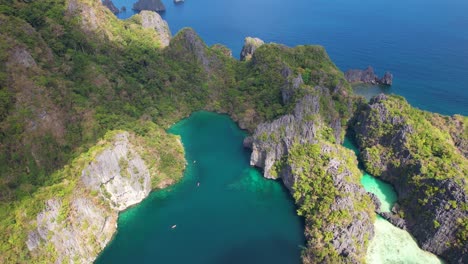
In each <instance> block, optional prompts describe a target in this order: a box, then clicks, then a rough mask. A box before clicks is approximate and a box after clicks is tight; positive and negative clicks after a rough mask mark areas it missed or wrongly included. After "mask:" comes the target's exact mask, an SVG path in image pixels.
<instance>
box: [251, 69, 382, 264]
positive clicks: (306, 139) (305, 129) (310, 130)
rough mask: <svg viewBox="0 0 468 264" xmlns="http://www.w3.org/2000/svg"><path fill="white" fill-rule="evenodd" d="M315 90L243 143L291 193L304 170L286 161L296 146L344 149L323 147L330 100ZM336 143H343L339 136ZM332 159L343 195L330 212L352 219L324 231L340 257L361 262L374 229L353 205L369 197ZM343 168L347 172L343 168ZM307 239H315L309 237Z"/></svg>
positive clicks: (255, 163)
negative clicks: (323, 108) (325, 104)
mask: <svg viewBox="0 0 468 264" xmlns="http://www.w3.org/2000/svg"><path fill="white" fill-rule="evenodd" d="M284 75H290V71H288V69H285V70H284ZM299 77H300V76H299ZM297 83H300V82H297ZM293 84H294V82H293ZM316 89H317V91H319V92H318V93H317V95H312V94H308V95H306V96H305V97H304V98H303V99H302V100H300V101H299V102H298V103H297V104H296V107H295V109H294V111H293V113H292V114H290V115H284V116H281V117H279V118H277V119H275V120H273V121H272V122H269V123H262V124H260V125H258V127H257V128H256V130H255V133H254V135H253V136H252V137H248V138H246V139H245V140H244V146H246V147H249V148H251V149H252V155H251V159H250V164H251V165H253V166H256V167H259V168H262V169H263V175H264V177H266V178H270V179H276V178H281V179H282V181H283V183H284V185H285V186H286V187H287V188H288V189H289V191H290V192H291V193H294V189H293V186H294V185H295V183H296V182H297V181H298V179H299V177H298V175H297V174H296V173H295V172H297V171H301V170H302V168H300V167H298V166H299V165H297V164H290V163H288V162H284V159H285V157H286V156H287V155H288V154H289V152H290V150H291V149H292V148H293V145H294V144H306V143H317V144H321V145H320V146H321V151H322V152H323V153H335V152H337V151H338V148H341V146H333V145H329V144H322V143H321V142H322V141H320V140H323V139H321V138H322V135H320V134H319V133H320V131H321V130H322V129H323V127H324V126H327V124H324V123H323V121H322V120H321V117H320V96H324V97H325V98H328V97H329V96H330V95H329V92H328V89H326V88H320V87H316ZM332 123H335V124H337V125H338V126H337V127H335V129H337V130H338V131H341V123H340V122H332ZM338 127H339V128H338ZM340 133H341V132H340ZM340 133H338V135H339V134H340ZM334 134H335V135H336V133H334ZM336 141H337V142H340V139H339V137H337V138H336ZM331 156H333V157H334V158H332V159H330V160H329V162H328V165H326V171H327V173H329V174H331V175H332V177H333V183H334V186H335V188H336V189H337V190H338V192H339V193H342V194H343V195H338V196H337V197H336V198H335V200H334V203H333V205H332V208H331V210H332V211H339V210H344V211H349V212H350V217H351V219H352V220H351V221H350V222H349V223H348V222H347V223H338V222H337V223H327V225H326V226H323V227H322V229H321V230H322V231H326V232H331V233H333V240H332V241H331V243H332V245H333V247H334V248H335V250H336V252H338V254H339V255H340V256H342V257H344V258H346V260H347V261H349V263H359V261H360V260H359V256H361V257H362V255H363V254H365V249H364V247H363V245H364V241H365V240H366V239H370V238H372V237H373V235H374V231H373V230H374V229H373V228H374V227H373V223H372V220H371V216H370V215H369V214H368V212H365V211H359V210H357V209H356V208H355V207H354V203H355V201H358V200H361V199H363V197H364V196H366V195H367V194H366V192H365V191H364V189H363V187H362V186H361V185H360V184H356V183H352V182H350V181H349V180H348V179H349V178H350V177H352V176H351V175H352V172H351V171H350V170H349V169H348V168H347V167H346V166H345V165H344V160H342V159H341V158H339V157H338V155H331ZM276 162H280V163H281V164H282V165H281V169H280V171H278V166H276V167H275V163H276ZM343 167H345V169H342V168H343ZM339 168H341V169H339ZM370 206H371V205H370ZM307 225H308V224H307V223H306V226H307ZM307 235H308V232H307V231H306V236H307ZM306 239H307V240H309V239H312V238H309V237H306ZM307 254H309V253H307ZM311 254H313V253H311ZM309 257H311V256H308V255H307V256H306V257H305V258H309Z"/></svg>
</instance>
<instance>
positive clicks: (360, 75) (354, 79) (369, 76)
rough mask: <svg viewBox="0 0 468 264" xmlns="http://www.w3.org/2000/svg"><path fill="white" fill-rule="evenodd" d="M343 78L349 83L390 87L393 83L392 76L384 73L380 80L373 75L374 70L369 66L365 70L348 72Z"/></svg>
mask: <svg viewBox="0 0 468 264" xmlns="http://www.w3.org/2000/svg"><path fill="white" fill-rule="evenodd" d="M345 78H346V80H347V81H348V82H349V83H368V84H381V85H392V82H393V74H391V73H390V72H386V73H385V75H384V76H383V77H382V78H381V79H380V78H379V77H378V76H377V75H376V74H375V73H374V69H373V68H372V67H371V66H369V67H367V69H365V70H355V69H353V70H348V71H347V72H346V73H345Z"/></svg>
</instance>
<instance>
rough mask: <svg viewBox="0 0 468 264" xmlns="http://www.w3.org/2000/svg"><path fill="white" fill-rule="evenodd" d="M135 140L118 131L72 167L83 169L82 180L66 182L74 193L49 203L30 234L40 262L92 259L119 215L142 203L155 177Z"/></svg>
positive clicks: (33, 250) (35, 254)
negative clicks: (88, 157)
mask: <svg viewBox="0 0 468 264" xmlns="http://www.w3.org/2000/svg"><path fill="white" fill-rule="evenodd" d="M135 143H136V144H139V143H137V139H135V136H134V135H130V134H129V133H128V132H118V133H116V134H115V135H113V136H112V137H111V139H110V141H109V142H106V143H101V145H100V146H99V149H98V150H93V151H91V153H88V154H87V156H91V157H94V158H93V159H92V161H90V162H83V161H82V160H80V161H79V162H77V163H78V164H83V165H76V166H78V167H75V168H70V170H73V172H75V171H76V172H79V171H80V170H81V174H80V177H79V180H78V181H76V182H74V181H73V178H71V179H70V180H68V181H66V182H64V183H63V184H64V185H65V186H66V185H70V187H68V188H71V189H70V194H64V195H62V196H60V195H59V196H56V197H53V198H50V199H48V200H47V201H46V202H45V209H44V210H42V211H41V212H39V213H38V214H37V217H36V219H35V221H34V226H35V228H34V229H33V230H31V231H30V232H29V234H28V239H27V241H26V245H27V247H28V249H29V250H30V251H31V254H32V255H33V256H36V257H37V259H36V260H41V259H44V258H46V259H47V261H48V262H57V263H64V262H71V263H73V262H74V261H75V260H76V259H79V260H80V263H92V262H93V261H94V259H95V258H96V256H97V254H98V253H99V252H100V251H101V250H102V249H103V248H104V247H105V246H106V244H107V243H108V242H109V241H110V239H111V238H112V236H113V234H114V232H115V231H116V228H117V218H118V213H119V212H120V211H122V210H125V209H126V208H128V207H129V206H131V205H134V204H136V203H139V202H140V201H141V200H143V199H144V198H145V197H146V196H147V195H148V194H149V192H150V191H151V189H152V178H154V177H155V176H156V175H151V173H150V170H151V169H150V168H149V166H148V165H147V164H148V163H147V162H146V161H144V159H143V158H142V156H141V155H140V152H141V149H140V147H136V146H135V145H134V144H135ZM151 158H157V157H154V156H152V157H151ZM80 166H84V168H80ZM77 176H78V175H77ZM62 188H63V187H62Z"/></svg>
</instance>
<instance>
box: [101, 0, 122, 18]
mask: <svg viewBox="0 0 468 264" xmlns="http://www.w3.org/2000/svg"><path fill="white" fill-rule="evenodd" d="M102 4H103V5H105V6H106V7H107V8H109V10H110V11H111V12H112V13H114V14H116V15H117V14H118V13H120V10H119V9H118V8H117V7H116V6H115V5H114V2H112V0H103V1H102Z"/></svg>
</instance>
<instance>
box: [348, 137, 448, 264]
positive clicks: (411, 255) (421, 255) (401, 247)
mask: <svg viewBox="0 0 468 264" xmlns="http://www.w3.org/2000/svg"><path fill="white" fill-rule="evenodd" d="M343 146H345V147H346V148H348V149H350V150H352V151H353V152H354V153H356V156H359V150H358V149H357V147H356V146H355V145H354V143H353V142H352V141H351V140H350V139H349V138H348V137H346V138H345V141H344V143H343ZM360 168H361V169H362V166H360ZM361 184H362V185H363V187H364V189H365V190H366V191H368V192H370V193H373V194H375V195H376V196H377V197H378V198H379V200H380V202H381V204H382V206H381V210H382V212H390V211H391V208H392V207H393V205H394V204H395V202H396V201H397V199H398V196H397V194H396V192H395V190H394V189H393V187H392V185H391V184H388V183H386V182H384V181H382V180H379V179H377V178H376V177H374V176H372V175H370V174H369V173H367V172H365V171H363V175H362V178H361ZM374 232H375V236H374V238H373V239H372V240H371V241H370V243H369V248H368V249H367V255H366V261H367V263H412V264H438V263H443V262H442V261H441V260H440V259H439V258H437V256H435V255H434V254H431V253H429V252H427V251H424V250H422V249H420V248H419V246H418V244H417V242H416V240H415V239H414V238H413V237H412V236H411V235H410V234H409V233H408V232H407V231H405V230H402V229H400V228H397V227H395V226H393V225H392V224H391V223H390V222H388V221H387V220H385V219H384V218H382V217H380V216H379V215H377V219H376V220H375V223H374Z"/></svg>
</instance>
